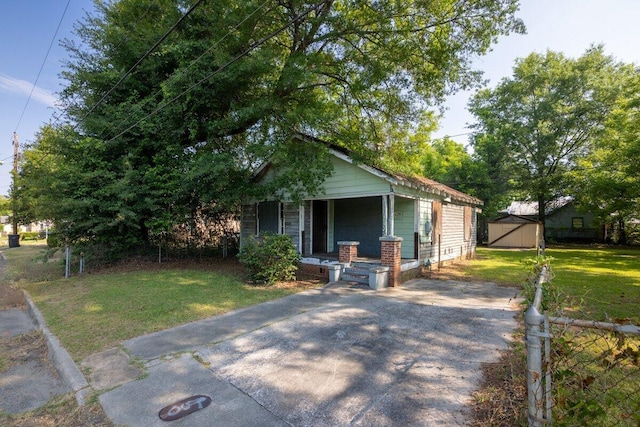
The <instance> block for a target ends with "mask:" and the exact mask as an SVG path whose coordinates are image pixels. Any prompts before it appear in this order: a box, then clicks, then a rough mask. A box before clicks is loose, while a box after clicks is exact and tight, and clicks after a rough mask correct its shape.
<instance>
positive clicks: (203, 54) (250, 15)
mask: <svg viewBox="0 0 640 427" xmlns="http://www.w3.org/2000/svg"><path fill="white" fill-rule="evenodd" d="M267 3H269V0H266V1H265V2H264V3H262V4H261V5H260V6H258V8H257V9H256V10H254V11H253V12H251V13H250V14H249V15H247V16H245V17H244V18H243V19H242V21H240V22H238V23H237V24H236V25H234V26H233V27H232V28H231V29H230V30H229V31H227V33H226V34H225V35H224V36H222V38H220V40H217V41H216V42H215V43H213V44H212V45H211V46H210V47H209V49H207V50H205V51H204V52H203V53H202V54H200V56H198V57H197V58H196V59H194V60H192V61H191V62H190V63H189V65H188V66H187V67H186V68H184V69H182V70H180V71H179V72H178V76H176V77H175V78H176V79H177V78H179V77H181V76H182V75H183V74H185V73H186V72H187V71H189V69H190V68H191V67H193V66H194V65H195V64H196V63H197V62H198V61H200V60H201V59H202V58H204V56H205V55H207V54H208V53H209V52H211V51H212V50H213V49H215V48H216V47H218V45H219V44H220V43H222V42H223V41H224V40H225V39H226V38H227V37H228V36H229V35H231V34H232V32H233V31H235V30H237V29H238V28H239V27H240V26H241V25H242V24H244V23H245V22H247V20H249V18H251V17H252V16H253V15H255V14H256V13H258V11H259V10H260V9H262V8H264V7H265V6H266V5H267ZM160 93H162V87H161V88H159V89H158V90H157V91H156V92H155V93H154V94H153V96H152V98H154V97H156V96H158V95H159V94H160ZM124 122H126V119H123V120H122V121H121V122H120V123H118V125H117V126H114V129H117V128H119V127H120V126H121V125H122V124H123V123H124ZM110 136H111V133H109V134H108V135H107V136H106V137H105V138H104V139H107V138H109V137H110Z"/></svg>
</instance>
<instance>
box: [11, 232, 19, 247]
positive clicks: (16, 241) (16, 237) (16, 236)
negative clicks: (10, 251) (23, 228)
mask: <svg viewBox="0 0 640 427" xmlns="http://www.w3.org/2000/svg"><path fill="white" fill-rule="evenodd" d="M19 246H20V235H19V234H9V247H10V248H17V247H19Z"/></svg>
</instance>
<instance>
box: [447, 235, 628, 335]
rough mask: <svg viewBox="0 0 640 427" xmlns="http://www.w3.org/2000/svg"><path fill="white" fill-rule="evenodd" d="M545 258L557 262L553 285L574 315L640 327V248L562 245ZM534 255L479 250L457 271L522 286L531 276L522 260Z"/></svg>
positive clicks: (521, 251) (553, 263)
mask: <svg viewBox="0 0 640 427" xmlns="http://www.w3.org/2000/svg"><path fill="white" fill-rule="evenodd" d="M546 255H547V256H549V257H552V258H553V260H552V263H551V265H552V267H553V272H554V274H555V277H554V278H553V284H554V285H555V286H556V287H557V288H558V290H559V291H560V292H561V294H562V295H564V296H565V297H566V298H567V302H568V303H569V307H568V308H569V309H571V311H573V312H577V311H580V312H581V313H580V316H581V317H586V318H589V319H591V320H607V319H629V320H631V321H632V322H633V323H635V324H640V314H639V313H638V310H637V307H638V306H640V248H629V247H623V248H617V247H604V246H595V245H594V246H558V247H551V248H548V249H547V251H546ZM535 256H536V253H535V250H513V249H488V248H478V251H477V257H476V258H475V259H474V260H471V261H469V262H468V263H465V264H464V265H462V266H460V267H459V271H460V275H461V276H462V277H466V278H473V279H474V280H482V281H492V282H496V283H499V284H504V285H520V284H522V283H524V281H525V280H526V277H527V270H526V266H525V263H524V260H526V259H528V258H529V259H530V258H535Z"/></svg>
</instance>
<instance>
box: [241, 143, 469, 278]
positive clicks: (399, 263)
mask: <svg viewBox="0 0 640 427" xmlns="http://www.w3.org/2000/svg"><path fill="white" fill-rule="evenodd" d="M330 153H331V155H332V156H331V162H332V164H333V173H332V174H331V175H330V176H329V177H327V178H326V179H325V181H324V184H323V185H322V188H321V190H320V191H319V194H317V195H309V196H308V197H306V198H304V200H303V201H302V202H301V203H300V204H298V203H294V202H292V201H289V200H268V201H246V202H245V203H244V204H243V206H242V217H241V235H240V236H241V237H240V239H241V241H240V244H241V245H242V244H243V242H244V241H246V239H249V238H251V237H252V236H257V235H259V234H260V233H263V232H272V233H280V234H287V235H289V236H290V237H291V239H292V240H293V243H294V245H295V247H296V248H297V250H298V251H299V253H300V254H301V255H302V264H303V265H302V267H303V270H305V271H307V272H313V273H316V274H323V275H329V277H330V278H331V279H332V280H333V279H336V278H338V277H340V274H342V273H348V274H351V273H353V274H354V276H355V275H356V274H355V273H354V272H353V271H348V270H344V269H343V268H342V267H344V265H346V266H350V265H351V264H352V263H354V262H356V261H359V262H362V261H367V262H369V263H370V264H368V265H364V267H365V268H366V269H367V270H371V269H373V268H375V267H376V266H380V265H383V266H388V267H389V268H390V269H389V273H388V283H389V285H390V286H395V285H398V284H399V283H400V282H401V281H402V278H401V277H400V275H401V273H402V276H403V278H404V277H408V276H409V274H410V273H409V272H410V271H411V270H415V271H418V269H419V268H420V267H421V266H423V265H431V264H439V263H442V262H444V261H449V260H454V259H456V258H462V257H471V256H473V255H474V253H475V250H476V223H477V222H476V214H477V213H478V212H479V211H480V209H479V207H480V206H481V205H482V201H480V200H478V199H476V198H474V197H471V196H469V195H467V194H464V193H462V192H459V191H456V190H454V189H452V188H449V187H447V186H445V185H442V184H440V183H438V182H435V181H432V180H430V179H427V178H409V177H404V176H400V175H397V174H392V173H389V172H385V171H383V170H380V169H378V168H374V167H371V166H367V165H364V164H356V163H354V161H353V160H352V159H351V157H349V155H348V153H347V152H345V151H344V150H342V149H339V148H335V147H332V148H331V149H330ZM274 173H275V171H274V170H273V167H272V165H271V163H269V162H267V163H265V164H264V165H262V167H261V168H260V169H259V170H258V171H257V173H256V175H255V178H254V179H255V181H256V182H258V183H259V182H264V180H269V179H270V178H269V176H270V175H271V174H274ZM390 254H391V255H390ZM336 264H342V265H343V266H342V267H340V269H339V270H337V273H333V274H336V275H337V276H331V274H330V273H331V272H332V271H333V272H335V271H336V268H337V267H335V265H336ZM330 266H334V267H330ZM360 266H361V267H362V265H360ZM383 270H384V269H383ZM360 274H361V275H364V276H366V274H367V273H366V272H365V273H363V272H360ZM343 277H346V276H343ZM349 277H351V276H349ZM370 280H371V279H370ZM365 281H366V278H365ZM370 284H371V282H370Z"/></svg>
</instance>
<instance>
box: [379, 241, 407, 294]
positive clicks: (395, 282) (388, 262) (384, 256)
mask: <svg viewBox="0 0 640 427" xmlns="http://www.w3.org/2000/svg"><path fill="white" fill-rule="evenodd" d="M401 247H402V237H396V236H383V237H380V253H381V256H380V263H381V264H382V265H385V266H387V267H389V286H400V269H401V264H402V263H401V258H402V257H401Z"/></svg>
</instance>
